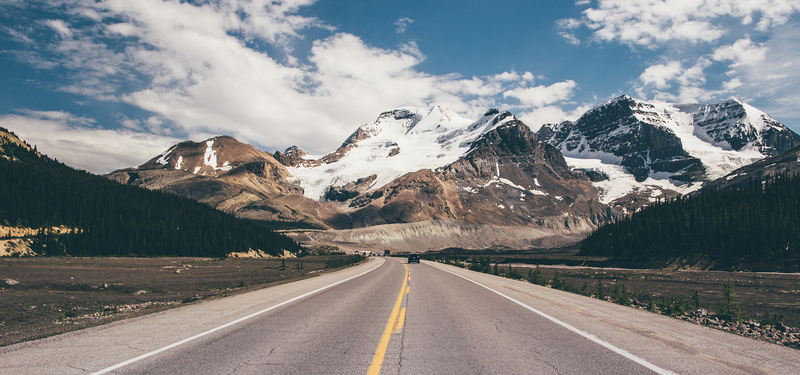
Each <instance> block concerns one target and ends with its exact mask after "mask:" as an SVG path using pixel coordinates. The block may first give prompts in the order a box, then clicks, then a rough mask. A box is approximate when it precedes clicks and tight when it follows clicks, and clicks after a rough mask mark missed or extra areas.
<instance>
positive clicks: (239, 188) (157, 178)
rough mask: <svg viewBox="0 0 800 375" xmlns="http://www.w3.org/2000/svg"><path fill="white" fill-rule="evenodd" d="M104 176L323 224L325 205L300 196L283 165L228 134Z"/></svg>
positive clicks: (245, 213) (242, 213)
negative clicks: (300, 207) (303, 208)
mask: <svg viewBox="0 0 800 375" xmlns="http://www.w3.org/2000/svg"><path fill="white" fill-rule="evenodd" d="M107 177H108V178H110V179H112V180H115V181H118V182H120V183H123V184H129V185H135V186H142V187H146V188H148V189H153V190H161V191H165V192H168V193H172V194H176V195H179V196H183V197H186V198H190V199H194V200H197V201H199V202H203V203H206V204H208V205H210V206H212V207H216V208H218V209H220V210H222V211H225V212H229V213H234V214H236V215H237V216H239V217H243V218H250V219H257V220H276V221H291V222H304V223H306V224H308V225H309V226H312V227H313V226H319V227H324V224H322V223H321V222H319V221H318V220H317V219H316V216H324V215H322V213H324V212H325V211H326V208H325V207H323V206H321V205H319V204H317V202H314V201H311V200H309V199H303V198H302V196H301V194H302V192H303V190H302V188H301V187H300V186H299V185H298V184H297V183H293V182H289V181H288V179H289V177H291V175H290V174H289V172H288V171H287V169H286V167H284V166H283V164H281V163H279V162H278V161H277V160H275V158H273V156H272V155H271V154H269V153H266V152H263V151H259V150H257V149H256V148H255V147H253V146H251V145H248V144H244V143H241V142H239V141H237V140H236V139H234V138H232V137H228V136H221V137H214V138H211V139H208V140H206V141H204V142H199V143H197V142H191V141H187V142H182V143H180V144H177V145H175V146H173V147H171V148H170V149H169V150H167V151H165V152H164V153H163V154H161V155H158V156H156V157H154V158H153V159H151V160H149V161H148V162H146V163H144V164H142V165H140V166H138V167H134V168H129V169H123V170H119V171H115V172H113V173H110V174H109V175H107ZM285 200H288V201H290V202H288V203H286V202H284V201H285ZM292 206H308V208H307V209H306V210H304V211H309V212H311V213H312V214H315V215H305V214H302V213H300V212H298V211H296V210H293V209H292V208H291V207H292ZM316 210H319V211H321V212H315V211H316ZM317 214H319V215H317Z"/></svg>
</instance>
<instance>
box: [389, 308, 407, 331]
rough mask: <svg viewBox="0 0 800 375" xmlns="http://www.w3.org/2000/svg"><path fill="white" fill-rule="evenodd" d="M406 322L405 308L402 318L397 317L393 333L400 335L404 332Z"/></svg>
mask: <svg viewBox="0 0 800 375" xmlns="http://www.w3.org/2000/svg"><path fill="white" fill-rule="evenodd" d="M405 321H406V308H405V307H403V308H402V309H401V310H400V316H398V317H397V322H395V325H394V331H392V333H400V332H402V331H403V323H405Z"/></svg>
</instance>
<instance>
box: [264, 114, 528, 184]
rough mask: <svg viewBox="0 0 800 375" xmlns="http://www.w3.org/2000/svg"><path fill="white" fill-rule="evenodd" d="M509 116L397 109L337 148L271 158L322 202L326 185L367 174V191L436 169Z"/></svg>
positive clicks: (363, 126)
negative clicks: (318, 153)
mask: <svg viewBox="0 0 800 375" xmlns="http://www.w3.org/2000/svg"><path fill="white" fill-rule="evenodd" d="M512 119H513V116H511V114H510V113H507V112H506V113H500V112H499V111H497V110H491V111H489V112H487V113H486V114H485V115H484V116H483V117H481V118H480V119H478V121H472V120H469V119H467V118H464V117H462V116H460V115H458V114H456V113H453V112H451V111H450V110H448V109H445V108H443V107H440V106H435V107H433V108H432V109H421V108H410V107H405V108H398V109H395V110H392V111H388V112H384V113H382V114H381V115H380V116H378V118H377V119H376V120H375V121H374V122H372V123H369V124H365V125H362V126H360V127H359V128H358V130H356V131H355V132H354V133H353V134H352V135H351V136H350V137H348V138H347V140H345V141H344V143H343V144H342V146H341V147H339V148H338V149H337V150H336V151H334V152H332V153H329V154H327V155H324V156H322V157H314V156H310V155H306V154H305V152H303V151H302V150H300V149H298V148H296V147H292V148H290V149H288V150H287V151H286V152H285V153H284V154H280V153H276V155H275V156H276V158H277V159H278V160H281V161H282V162H284V163H287V162H288V165H289V172H290V173H291V174H292V175H294V176H295V178H296V179H297V181H299V183H300V186H302V187H303V189H304V193H303V195H305V196H306V197H308V198H311V199H315V200H325V199H326V193H327V192H329V191H331V188H338V187H343V186H345V185H347V184H350V183H354V182H357V181H359V180H360V179H363V178H369V184H368V186H365V188H366V189H367V190H372V189H377V188H380V187H382V186H384V185H386V184H388V183H390V182H392V181H394V180H395V179H397V178H399V177H400V176H403V175H405V174H406V173H410V172H416V171H419V170H422V169H429V170H435V169H437V168H440V167H443V166H445V165H448V164H450V163H453V162H455V161H456V160H458V158H460V157H461V156H463V155H464V154H466V153H467V152H468V151H469V150H470V147H471V145H472V142H474V141H475V140H477V139H478V138H479V137H480V136H481V135H483V134H485V133H486V132H488V131H490V130H492V129H494V128H496V127H497V126H500V125H501V124H503V123H505V122H507V121H510V120H512Z"/></svg>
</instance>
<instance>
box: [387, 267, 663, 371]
mask: <svg viewBox="0 0 800 375" xmlns="http://www.w3.org/2000/svg"><path fill="white" fill-rule="evenodd" d="M409 269H410V270H411V280H410V292H409V295H408V301H407V306H406V307H407V313H406V321H405V324H404V327H403V330H402V333H401V334H398V337H397V338H396V340H395V341H394V342H392V349H393V350H392V357H391V359H390V360H387V363H386V364H385V365H384V373H387V374H395V373H399V374H592V373H596V374H636V373H640V374H641V373H648V372H649V371H648V370H647V369H646V368H644V367H642V366H641V365H639V364H637V363H634V362H633V361H631V360H628V359H626V358H624V357H622V356H620V355H618V354H616V353H613V352H611V351H609V350H608V349H606V348H603V347H601V346H600V345H597V344H596V343H594V342H591V341H589V340H587V339H585V338H584V337H581V336H578V335H576V334H574V333H572V332H570V331H568V330H567V329H565V328H564V327H561V326H558V325H556V324H553V323H552V322H551V321H549V320H547V319H545V318H543V317H541V316H538V315H536V314H533V313H531V312H530V311H528V310H526V309H524V308H523V307H521V306H519V305H516V304H514V303H511V302H510V301H508V300H506V299H504V298H503V297H500V296H498V295H497V294H495V293H492V292H491V291H489V290H487V289H485V288H482V287H480V286H478V285H476V284H474V283H471V282H469V281H467V280H464V279H461V278H458V277H455V276H453V275H452V274H449V273H446V272H442V271H440V270H439V269H437V268H434V267H432V266H430V265H427V264H422V265H416V264H411V265H409Z"/></svg>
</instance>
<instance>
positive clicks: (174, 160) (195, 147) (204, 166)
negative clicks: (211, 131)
mask: <svg viewBox="0 0 800 375" xmlns="http://www.w3.org/2000/svg"><path fill="white" fill-rule="evenodd" d="M257 161H269V162H272V163H274V164H276V165H279V163H277V162H276V161H275V160H274V159H273V157H272V155H270V154H269V153H266V152H263V151H259V150H257V149H256V148H255V147H253V146H251V145H248V144H244V143H241V142H239V141H237V140H236V139H234V138H233V137H229V136H220V137H214V138H210V139H208V140H206V141H203V142H192V141H186V142H181V143H178V144H176V145H175V146H172V147H170V149H169V150H167V151H165V152H164V153H162V154H161V155H158V156H156V157H154V158H153V159H150V160H149V161H148V162H146V163H144V164H142V165H140V166H139V167H136V168H134V169H142V170H145V169H163V168H169V169H175V170H181V171H185V172H189V173H192V174H195V175H203V176H219V175H221V174H223V173H226V172H229V171H231V170H232V169H233V168H234V167H238V166H241V165H244V164H247V163H251V162H257Z"/></svg>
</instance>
